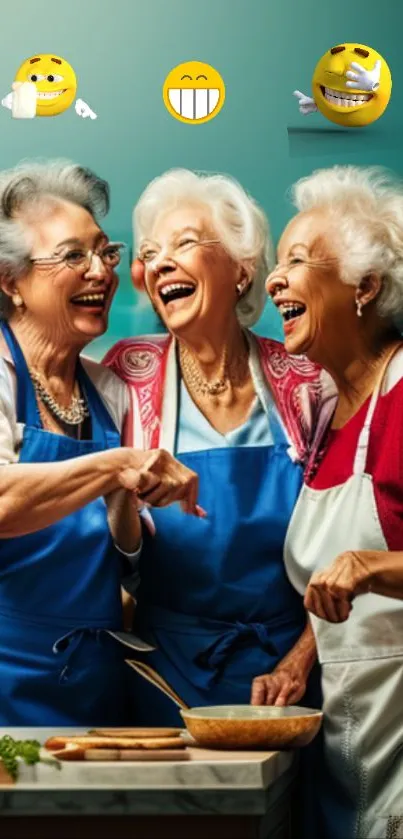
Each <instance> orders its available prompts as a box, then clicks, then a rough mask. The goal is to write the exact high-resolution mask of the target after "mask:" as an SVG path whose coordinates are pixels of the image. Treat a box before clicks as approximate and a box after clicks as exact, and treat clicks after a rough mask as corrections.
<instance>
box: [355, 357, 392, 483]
mask: <svg viewBox="0 0 403 839" xmlns="http://www.w3.org/2000/svg"><path fill="white" fill-rule="evenodd" d="M401 346H402V342H401V341H399V342H398V343H396V344H394V345H393V347H392V348H391V349H390V350H389V352H388V354H387V356H386V358H385V360H384V362H383V364H382V367H381V371H380V373H379V376H378V380H377V383H376V386H375V388H374V390H373V392H372V396H371V401H370V403H369V407H368V411H367V415H366V417H365V422H364V425H363V427H362V429H361V433H360V436H359V438H358V445H357V450H356V453H355V458H354V468H353V474H354V475H362V474H363V473H364V472H365V469H366V465H367V453H368V445H369V435H370V430H371V424H372V419H373V416H374V413H375V408H376V405H377V402H378V397H379V394H380V392H381V389H382V384H383V381H384V378H385V375H386V371H387V369H388V367H389V363H390V361H391V360H392V358H393V356H394V355H395V353H396V352H397V350H398V349H400V347H401Z"/></svg>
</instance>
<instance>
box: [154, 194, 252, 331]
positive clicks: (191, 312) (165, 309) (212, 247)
mask: <svg viewBox="0 0 403 839" xmlns="http://www.w3.org/2000/svg"><path fill="white" fill-rule="evenodd" d="M217 240H218V236H217V234H216V232H215V230H214V228H213V225H212V221H211V214H210V211H209V209H208V207H203V206H200V205H192V204H189V205H182V206H181V207H180V208H177V209H174V210H171V211H166V212H165V213H162V214H161V215H160V216H159V217H157V219H156V221H155V223H154V226H153V229H152V230H151V231H150V234H149V237H147V239H144V240H143V241H142V242H141V243H140V248H139V256H140V258H141V259H142V260H143V261H144V263H145V286H146V290H147V293H148V295H149V297H150V300H151V302H152V304H153V306H154V308H155V310H156V312H157V314H158V315H159V317H160V318H161V319H162V321H163V322H164V324H165V326H166V327H167V329H168V330H169V331H170V332H172V333H173V334H176V335H177V336H179V337H180V336H184V335H185V334H186V333H187V334H192V335H193V336H194V335H195V334H197V333H198V332H199V334H201V335H203V334H208V333H211V330H213V331H214V330H216V329H220V328H222V325H223V324H224V323H225V322H226V321H228V318H229V317H231V315H232V314H233V315H234V316H235V305H236V303H237V294H236V283H237V281H238V280H239V273H240V268H239V266H238V264H237V263H236V262H235V261H234V260H233V259H232V258H231V257H230V256H229V254H228V253H227V252H226V251H225V250H224V248H223V246H222V245H221V244H220V242H219V241H217Z"/></svg>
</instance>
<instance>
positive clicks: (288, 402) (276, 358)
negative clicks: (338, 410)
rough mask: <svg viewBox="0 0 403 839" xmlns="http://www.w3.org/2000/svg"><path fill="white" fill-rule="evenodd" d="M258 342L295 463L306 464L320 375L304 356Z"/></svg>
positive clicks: (321, 399)
mask: <svg viewBox="0 0 403 839" xmlns="http://www.w3.org/2000/svg"><path fill="white" fill-rule="evenodd" d="M256 337H257V336H256ZM257 342H258V345H259V353H260V362H261V367H262V372H263V374H264V376H265V378H266V380H267V382H268V384H269V385H270V387H271V390H272V392H273V395H274V398H275V400H276V403H277V406H278V408H279V411H280V414H281V416H282V419H283V421H284V423H285V426H286V428H287V431H288V434H289V436H290V438H291V440H292V443H293V445H294V448H295V451H296V454H297V456H298V459H299V460H301V461H302V462H303V463H306V462H307V459H308V454H309V451H310V448H311V445H312V442H313V437H314V433H315V431H316V430H317V429H318V425H319V418H320V412H321V408H322V405H323V402H324V392H323V371H322V370H321V368H320V367H318V365H316V364H312V362H311V361H309V360H308V359H307V358H305V357H304V356H294V355H290V354H289V353H288V352H287V351H286V349H285V347H284V345H283V344H281V343H280V342H279V341H274V340H273V339H271V338H260V337H257Z"/></svg>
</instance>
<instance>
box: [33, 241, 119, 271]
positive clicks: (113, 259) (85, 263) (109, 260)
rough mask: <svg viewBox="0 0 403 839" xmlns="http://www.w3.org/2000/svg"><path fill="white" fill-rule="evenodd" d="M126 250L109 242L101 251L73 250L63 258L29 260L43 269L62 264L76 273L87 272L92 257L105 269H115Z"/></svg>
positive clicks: (48, 257) (50, 257)
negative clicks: (99, 261)
mask: <svg viewBox="0 0 403 839" xmlns="http://www.w3.org/2000/svg"><path fill="white" fill-rule="evenodd" d="M125 248H126V245H125V244H124V243H123V242H110V243H109V244H108V245H106V247H104V248H102V250H101V251H92V250H88V251H85V250H82V249H81V248H74V249H72V250H70V251H67V253H65V254H63V256H41V257H37V258H36V259H30V260H29V261H30V262H32V263H33V264H34V265H39V266H42V267H43V268H47V267H48V266H49V267H50V266H51V265H60V264H61V263H63V262H64V264H65V265H67V266H68V267H69V268H73V269H75V270H76V271H89V270H90V268H91V264H92V260H93V258H94V256H96V257H98V259H100V260H101V262H102V263H103V265H105V267H106V268H116V266H117V265H119V262H120V259H121V253H122V251H123V250H124V249H125Z"/></svg>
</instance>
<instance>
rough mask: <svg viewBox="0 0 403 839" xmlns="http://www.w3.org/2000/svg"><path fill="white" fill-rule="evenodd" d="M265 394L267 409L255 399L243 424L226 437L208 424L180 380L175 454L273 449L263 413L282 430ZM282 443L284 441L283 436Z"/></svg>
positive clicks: (273, 406)
mask: <svg viewBox="0 0 403 839" xmlns="http://www.w3.org/2000/svg"><path fill="white" fill-rule="evenodd" d="M266 391H267V392H266V393H265V397H267V399H266V410H265V408H264V407H263V405H262V403H261V401H260V399H259V397H258V396H256V398H255V400H254V402H253V405H252V408H251V412H250V414H249V417H248V419H247V420H246V422H244V423H243V424H242V425H240V426H239V427H238V428H234V429H233V430H232V431H229V432H228V433H227V434H220V432H219V431H216V429H215V428H213V426H212V425H210V423H209V421H208V420H207V419H206V417H205V416H204V414H203V413H202V412H201V411H200V410H199V408H198V407H197V405H196V404H195V403H194V402H193V400H192V398H191V396H190V394H189V391H188V390H187V388H186V385H185V384H184V382H183V381H182V380H181V383H180V392H179V411H178V423H177V436H176V446H175V452H176V454H184V453H185V452H196V451H205V450H206V449H214V448H226V447H237V446H272V445H273V444H274V440H273V434H272V430H271V427H270V422H269V416H268V413H267V412H266V411H269V413H270V419H271V421H272V422H273V421H274V422H276V424H277V425H278V426H280V428H281V429H283V427H282V423H281V420H280V416H279V413H278V410H277V407H276V406H275V404H274V401H273V398H272V396H271V394H270V393H269V390H268V388H266ZM284 442H286V437H285V434H284Z"/></svg>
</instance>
